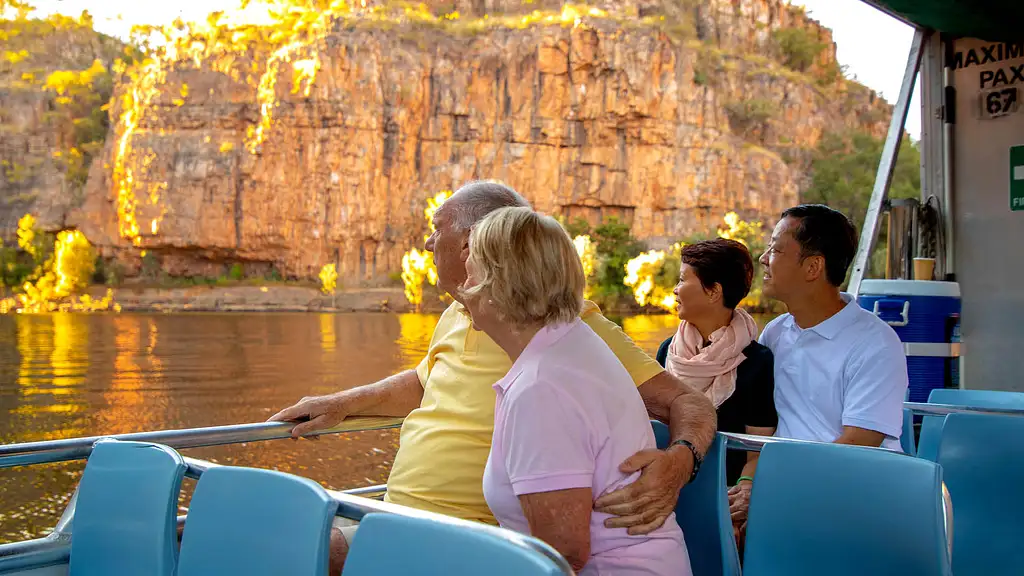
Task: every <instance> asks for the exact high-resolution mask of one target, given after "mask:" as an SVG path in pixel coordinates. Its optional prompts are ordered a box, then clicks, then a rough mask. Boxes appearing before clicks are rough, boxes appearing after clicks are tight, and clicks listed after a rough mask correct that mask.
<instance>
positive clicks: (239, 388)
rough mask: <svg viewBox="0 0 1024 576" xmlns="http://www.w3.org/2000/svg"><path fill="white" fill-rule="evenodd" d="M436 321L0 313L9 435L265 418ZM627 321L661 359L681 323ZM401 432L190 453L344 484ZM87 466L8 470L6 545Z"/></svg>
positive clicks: (369, 466)
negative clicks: (662, 348) (661, 345)
mask: <svg viewBox="0 0 1024 576" xmlns="http://www.w3.org/2000/svg"><path fill="white" fill-rule="evenodd" d="M436 322H437V316H436V315H427V314H373V313H367V314H340V315H333V314H308V313H295V314H291V313H268V314H237V313H235V314H109V315H107V314H93V315H84V314H81V315H80V314H50V315H13V316H0V443H3V444H7V443H13V442H31V441H37V440H52V439H61V438H73V437H79V436H93V435H99V434H116V433H124V432H140V431H145V430H160V429H171V428H189V427H199V426H217V425H224V424H240V423H246V422H261V421H263V420H266V419H267V418H268V417H269V416H271V415H272V414H273V413H274V412H276V411H277V410H279V409H280V408H282V407H285V406H288V405H290V404H291V403H293V402H294V401H296V400H298V399H299V398H301V397H302V396H310V395H316V394H325V393H329V392H332V391H335V390H338V389H341V388H347V387H351V386H358V385H360V384H364V383H367V382H372V381H375V380H378V379H380V378H383V377H385V376H388V375H390V374H392V373H394V372H396V371H398V370H402V369H405V368H412V367H414V366H415V365H416V363H417V362H419V360H420V358H422V357H423V354H424V353H425V352H426V349H427V346H428V345H429V343H430V336H431V332H432V331H433V329H434V324H435V323H436ZM620 322H621V324H622V326H623V329H624V330H625V331H626V333H628V334H629V335H630V336H631V337H633V339H634V340H636V342H637V343H638V344H639V345H640V346H641V347H643V348H644V349H645V350H647V351H648V352H650V353H651V354H652V355H653V354H654V352H655V351H656V350H657V347H658V345H659V343H660V342H661V341H662V340H663V339H664V338H666V337H667V336H668V335H670V334H671V333H672V331H673V330H674V328H675V326H676V323H677V322H678V321H677V320H676V319H675V318H673V317H671V316H636V317H629V318H625V319H621V320H620ZM397 442H398V433H397V431H395V430H387V431H376V432H361V433H352V434H344V435H334V436H327V437H324V438H323V439H322V440H321V441H319V442H310V441H299V442H293V441H291V440H275V441H271V442H257V443H250V444H245V445H233V446H221V447H210V448H197V449H190V450H185V451H184V453H185V454H186V455H189V456H194V457H197V458H203V459H208V460H213V461H215V462H219V463H222V464H238V465H245V466H257V467H261V468H271V469H278V470H282V471H286V472H292V473H295V474H301V475H303V476H308V477H310V478H313V479H314V480H317V481H319V482H321V483H322V484H324V485H325V486H327V487H329V488H334V489H342V488H353V487H357V486H366V485H371V484H380V483H384V482H385V481H386V479H387V474H388V470H389V469H390V467H391V461H392V458H393V457H394V453H395V450H396V449H397ZM84 465H85V464H84V462H68V463H56V464H45V465H36V466H29V467H19V468H8V469H0V543H3V542H11V541H17V540H23V539H27V538H34V537H38V536H41V535H43V534H45V533H47V532H48V531H49V530H51V529H52V527H53V526H54V525H55V524H56V522H57V519H58V518H59V517H60V514H61V512H62V511H63V509H64V504H65V503H66V502H67V499H68V498H69V497H70V495H71V493H72V492H73V491H74V488H75V485H76V484H77V482H78V479H79V477H80V475H81V472H82V469H83V468H84ZM191 483H192V481H191V480H186V488H189V487H190V484H191Z"/></svg>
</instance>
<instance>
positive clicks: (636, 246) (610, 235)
mask: <svg viewBox="0 0 1024 576" xmlns="http://www.w3.org/2000/svg"><path fill="white" fill-rule="evenodd" d="M591 237H592V238H593V240H594V243H595V244H596V252H597V262H598V265H597V272H596V274H595V276H596V279H597V282H596V284H597V285H596V286H595V287H594V297H595V299H597V300H599V301H600V303H602V304H603V305H604V306H606V307H613V306H615V305H616V304H617V303H618V301H619V299H620V298H623V297H626V298H632V291H631V290H630V288H629V287H628V286H626V285H625V283H624V282H623V280H625V278H626V263H627V262H629V261H630V260H631V259H632V258H635V257H636V256H637V255H639V254H640V253H641V252H643V251H644V249H645V248H646V247H645V246H644V244H643V242H640V241H639V240H637V239H636V238H634V237H633V235H632V234H630V232H629V225H628V224H626V223H624V222H620V221H619V220H618V219H617V218H609V219H608V220H607V221H605V222H603V223H602V224H601V225H600V226H598V227H597V228H595V229H594V231H593V234H591Z"/></svg>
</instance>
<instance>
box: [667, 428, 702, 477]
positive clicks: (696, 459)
mask: <svg viewBox="0 0 1024 576" xmlns="http://www.w3.org/2000/svg"><path fill="white" fill-rule="evenodd" d="M672 446H686V447H687V448H689V449H690V452H691V453H692V454H693V472H691V473H690V479H689V480H687V481H686V483H687V484H689V483H690V482H693V479H694V478H696V477H697V471H699V470H700V465H701V463H702V462H704V457H703V456H701V455H700V452H698V451H697V448H696V447H695V446H694V445H693V444H691V443H690V441H689V440H683V439H682V438H680V439H679V440H676V441H675V442H673V443H672V444H670V445H669V448H671V447H672Z"/></svg>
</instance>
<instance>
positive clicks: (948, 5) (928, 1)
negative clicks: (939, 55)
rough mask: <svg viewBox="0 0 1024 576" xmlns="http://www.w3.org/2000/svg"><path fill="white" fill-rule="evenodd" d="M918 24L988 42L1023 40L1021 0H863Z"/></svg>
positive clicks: (1023, 3)
mask: <svg viewBox="0 0 1024 576" xmlns="http://www.w3.org/2000/svg"><path fill="white" fill-rule="evenodd" d="M864 1H865V2H867V3H868V4H871V5H872V6H875V7H876V8H879V9H880V10H883V11H885V12H888V13H890V14H892V15H893V16H896V17H897V18H899V19H901V20H904V21H906V22H908V23H909V24H912V25H914V26H917V27H919V28H930V29H932V30H937V31H939V32H944V33H946V34H950V35H953V36H961V37H966V38H978V39H980V40H986V41H989V42H1024V2H1022V1H1021V0H864Z"/></svg>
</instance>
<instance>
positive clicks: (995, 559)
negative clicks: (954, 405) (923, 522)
mask: <svg viewBox="0 0 1024 576" xmlns="http://www.w3.org/2000/svg"><path fill="white" fill-rule="evenodd" d="M937 461H938V463H939V465H940V466H942V470H943V477H944V478H945V481H946V488H947V489H948V490H949V495H950V498H951V499H952V501H953V521H954V529H953V572H954V573H955V574H956V575H957V576H961V575H963V576H970V575H973V574H977V575H981V574H985V575H989V574H1020V573H1021V572H1022V571H1024V492H1021V489H1020V479H1021V478H1024V417H1020V416H994V415H988V414H950V415H949V416H946V420H945V424H944V425H943V427H942V433H941V437H940V439H939V448H938V459H937Z"/></svg>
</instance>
